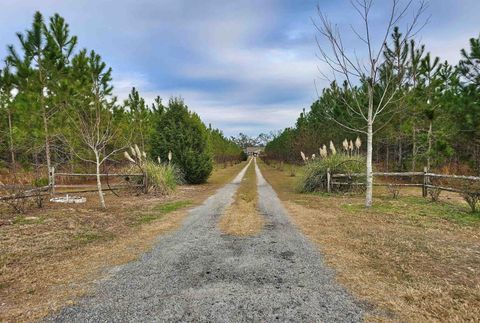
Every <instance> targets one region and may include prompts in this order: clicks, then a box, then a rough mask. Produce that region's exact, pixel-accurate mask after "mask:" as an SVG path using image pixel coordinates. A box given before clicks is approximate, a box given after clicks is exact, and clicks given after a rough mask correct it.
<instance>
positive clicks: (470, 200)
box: [462, 193, 480, 213]
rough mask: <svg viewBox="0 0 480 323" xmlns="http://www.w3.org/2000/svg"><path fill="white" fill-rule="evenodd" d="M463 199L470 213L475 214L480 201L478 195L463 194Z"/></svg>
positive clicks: (479, 195) (479, 194)
mask: <svg viewBox="0 0 480 323" xmlns="http://www.w3.org/2000/svg"><path fill="white" fill-rule="evenodd" d="M462 197H463V199H464V200H465V202H467V204H468V206H470V209H471V210H472V213H475V212H477V205H478V203H479V201H480V193H463V194H462Z"/></svg>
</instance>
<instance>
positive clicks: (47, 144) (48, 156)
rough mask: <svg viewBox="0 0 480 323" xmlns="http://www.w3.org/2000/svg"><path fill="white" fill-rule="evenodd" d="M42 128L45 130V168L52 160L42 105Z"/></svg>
mask: <svg viewBox="0 0 480 323" xmlns="http://www.w3.org/2000/svg"><path fill="white" fill-rule="evenodd" d="M42 101H43V100H42ZM43 130H44V131H45V157H46V159H47V168H48V169H50V168H51V165H52V162H51V159H50V138H49V136H48V119H47V111H46V109H45V107H43Z"/></svg>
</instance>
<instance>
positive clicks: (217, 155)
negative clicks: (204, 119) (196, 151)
mask: <svg viewBox="0 0 480 323" xmlns="http://www.w3.org/2000/svg"><path fill="white" fill-rule="evenodd" d="M208 132H209V133H208V144H209V147H210V151H211V153H212V155H213V159H214V160H215V162H216V163H225V162H232V161H243V160H246V157H248V156H246V154H245V153H244V152H243V150H242V149H241V148H240V146H239V145H238V144H236V143H235V142H234V141H233V140H231V139H227V138H225V136H224V135H223V133H222V132H221V131H220V130H218V129H211V128H209V129H208Z"/></svg>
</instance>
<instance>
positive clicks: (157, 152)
mask: <svg viewBox="0 0 480 323" xmlns="http://www.w3.org/2000/svg"><path fill="white" fill-rule="evenodd" d="M152 139H153V140H152V143H151V147H152V148H151V155H152V156H158V157H160V158H161V160H168V154H169V152H172V157H173V159H172V163H173V164H175V165H176V166H178V167H179V168H180V170H181V171H182V173H183V174H184V178H185V180H186V181H187V182H188V183H191V184H199V183H204V182H205V181H206V180H207V179H208V177H209V176H210V174H211V172H212V170H213V160H212V155H211V151H210V147H209V144H208V130H207V128H206V127H205V125H204V124H203V123H202V121H201V120H200V117H199V116H198V115H197V114H196V113H193V112H190V111H189V110H188V107H187V106H186V105H185V103H184V102H183V100H182V99H179V98H175V99H171V100H170V101H169V104H168V107H165V108H164V109H161V110H160V111H158V112H157V116H156V118H155V133H154V134H153V136H152Z"/></svg>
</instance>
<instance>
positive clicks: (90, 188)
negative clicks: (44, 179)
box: [0, 167, 147, 201]
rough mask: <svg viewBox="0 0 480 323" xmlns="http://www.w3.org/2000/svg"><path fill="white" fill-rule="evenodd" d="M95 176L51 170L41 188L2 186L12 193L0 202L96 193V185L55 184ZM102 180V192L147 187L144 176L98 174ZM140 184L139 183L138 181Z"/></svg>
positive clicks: (1, 197) (3, 197)
mask: <svg viewBox="0 0 480 323" xmlns="http://www.w3.org/2000/svg"><path fill="white" fill-rule="evenodd" d="M96 176H97V174H78V173H56V172H55V168H53V167H52V168H51V169H50V171H49V173H48V185H47V186H43V187H35V186H33V185H2V186H0V189H2V190H3V191H9V192H14V193H11V194H8V195H6V196H0V201H5V200H15V199H24V198H31V197H39V196H45V195H55V194H60V193H87V192H96V191H98V188H97V184H96V182H95V184H57V182H58V181H57V179H59V178H61V177H64V178H69V177H73V178H79V177H83V178H94V179H96ZM100 176H101V177H102V178H105V179H106V180H107V182H106V184H105V183H102V190H103V191H116V190H121V189H128V188H142V189H145V187H146V185H147V181H146V177H145V175H144V174H100ZM110 178H121V179H123V181H124V182H126V184H120V185H118V184H113V185H110V183H109V181H108V180H109V179H110ZM134 178H141V184H136V183H133V182H132V181H131V179H134ZM139 182H140V181H139Z"/></svg>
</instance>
